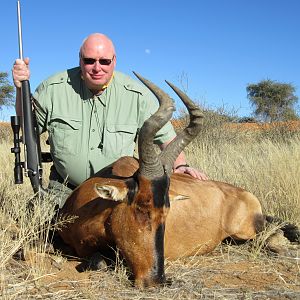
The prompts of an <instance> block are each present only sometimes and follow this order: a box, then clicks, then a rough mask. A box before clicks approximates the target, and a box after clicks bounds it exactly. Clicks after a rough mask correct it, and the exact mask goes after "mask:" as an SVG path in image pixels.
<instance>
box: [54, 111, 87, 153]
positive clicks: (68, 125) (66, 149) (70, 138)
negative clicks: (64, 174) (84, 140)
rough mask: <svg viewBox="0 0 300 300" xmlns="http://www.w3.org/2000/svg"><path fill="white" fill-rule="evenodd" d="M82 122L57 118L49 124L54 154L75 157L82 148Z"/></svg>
mask: <svg viewBox="0 0 300 300" xmlns="http://www.w3.org/2000/svg"><path fill="white" fill-rule="evenodd" d="M81 127H82V121H81V120H77V119H73V118H66V117H55V118H53V119H51V121H50V124H49V130H48V131H49V142H50V147H51V151H52V152H53V153H54V154H62V153H63V154H64V155H67V154H68V155H70V154H71V155H75V154H78V153H79V152H80V150H81V149H80V148H81Z"/></svg>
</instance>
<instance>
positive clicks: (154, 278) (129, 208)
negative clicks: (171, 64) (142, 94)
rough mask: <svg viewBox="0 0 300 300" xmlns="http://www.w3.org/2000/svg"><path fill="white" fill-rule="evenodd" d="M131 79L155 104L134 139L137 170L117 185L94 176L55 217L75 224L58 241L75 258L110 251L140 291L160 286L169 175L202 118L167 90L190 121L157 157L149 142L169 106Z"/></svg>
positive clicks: (171, 106) (160, 94) (188, 103)
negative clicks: (121, 261) (113, 249)
mask: <svg viewBox="0 0 300 300" xmlns="http://www.w3.org/2000/svg"><path fill="white" fill-rule="evenodd" d="M136 76H137V77H138V78H139V79H140V80H141V81H142V82H143V83H144V84H145V85H146V86H147V87H148V88H149V89H150V90H151V91H152V92H153V94H154V95H155V96H156V97H157V99H158V101H159V103H160V106H159V109H158V110H157V112H156V113H155V114H153V115H152V116H151V117H150V118H149V119H148V120H146V121H145V122H144V124H143V126H142V128H141V130H140V133H139V139H138V145H139V148H138V151H139V167H138V168H137V169H136V172H134V174H131V175H132V176H130V177H124V178H122V179H121V178H120V177H118V178H103V177H98V175H97V174H96V175H95V176H94V177H92V178H90V179H88V180H87V181H85V182H84V183H83V184H82V185H81V186H79V187H78V188H77V189H76V190H74V192H73V193H72V194H71V196H70V197H69V198H68V199H67V201H66V203H65V205H64V207H63V208H62V211H61V215H64V216H65V215H75V216H78V218H77V219H76V220H75V222H74V223H70V224H68V226H67V227H65V228H63V230H62V231H61V232H60V236H61V237H62V239H63V240H64V242H65V243H67V244H68V245H69V246H71V248H73V249H74V250H75V253H76V254H77V255H78V256H81V257H86V256H92V255H93V254H95V253H96V252H101V251H102V250H103V249H104V248H106V247H109V246H116V247H117V248H118V249H120V251H121V253H122V255H123V257H124V258H125V260H126V262H127V264H128V266H129V267H130V269H131V271H132V273H133V277H134V282H135V285H136V286H139V287H145V286H151V285H155V284H158V283H163V282H164V281H165V272H164V240H165V223H166V217H167V214H168V212H169V208H170V202H169V186H170V174H171V172H172V166H173V164H174V161H175V159H176V158H177V156H178V154H179V153H180V152H181V151H182V150H183V149H184V148H185V147H186V145H188V144H189V143H190V142H191V141H192V140H193V138H195V137H196V136H197V134H198V132H199V130H200V119H201V118H202V114H201V112H200V110H199V108H197V107H196V106H195V105H194V103H193V102H192V101H191V100H190V99H189V98H188V97H187V96H186V95H185V94H183V93H182V92H181V91H180V90H179V89H177V88H176V87H174V86H173V85H171V84H169V85H170V86H171V87H172V88H173V89H174V91H175V92H176V93H177V94H178V95H179V97H180V98H181V99H182V101H183V102H184V104H185V105H186V107H187V108H188V110H189V112H190V116H191V118H190V124H189V126H188V127H187V129H186V130H185V131H184V132H183V133H182V134H180V135H179V136H178V137H176V138H175V139H174V141H173V142H172V143H171V144H169V146H168V147H166V148H165V150H164V151H162V153H161V154H160V155H158V154H157V153H156V150H155V147H154V145H153V139H154V137H155V134H156V133H157V131H158V130H160V129H161V128H162V127H163V126H164V125H165V124H166V123H167V122H168V121H169V120H170V118H171V116H172V113H173V111H174V103H173V101H172V99H171V98H170V97H169V96H168V95H167V94H166V93H164V92H163V91H162V90H161V89H159V88H158V87H157V86H155V85H154V84H152V83H151V82H149V81H148V80H146V79H144V78H143V77H141V76H140V75H137V74H136ZM124 101H126V100H124ZM137 166H138V165H137ZM127 167H128V166H127ZM123 171H124V173H125V174H126V170H123ZM124 176H126V175H124Z"/></svg>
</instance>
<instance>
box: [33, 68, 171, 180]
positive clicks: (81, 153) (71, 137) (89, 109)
mask: <svg viewBox="0 0 300 300" xmlns="http://www.w3.org/2000/svg"><path fill="white" fill-rule="evenodd" d="M33 97H34V99H36V101H37V102H36V105H37V107H36V115H37V121H38V124H39V127H40V130H41V132H44V131H48V133H49V142H50V152H51V154H52V157H53V163H54V165H55V167H56V170H57V171H58V173H59V174H60V175H61V176H62V177H63V178H64V179H66V178H67V180H68V181H69V182H70V183H72V184H73V185H78V184H80V183H81V182H83V181H84V180H86V179H87V178H89V177H90V176H91V175H93V174H94V173H96V172H97V171H98V170H100V169H102V168H103V167H105V166H107V165H109V164H110V163H112V162H114V161H115V160H117V159H118V158H120V157H122V156H125V155H129V156H133V152H134V147H135V141H136V136H137V133H138V131H139V129H140V128H141V126H142V125H143V123H144V121H145V120H146V119H148V118H149V116H150V115H152V114H153V113H154V112H155V111H156V110H157V108H158V101H157V99H156V98H155V96H154V95H153V94H152V93H151V92H150V91H149V90H148V89H147V88H146V87H145V86H143V85H142V84H140V83H139V82H137V81H135V80H133V79H132V78H130V77H129V76H126V75H124V74H122V73H119V72H115V73H114V77H113V79H112V81H111V83H110V84H109V86H108V87H107V88H106V89H105V90H104V92H103V93H102V94H101V95H100V96H94V95H93V94H92V93H91V91H90V90H89V89H88V88H87V87H86V85H85V82H84V81H83V80H82V79H81V70H80V68H79V67H77V68H73V69H69V70H66V71H64V72H62V73H59V74H56V75H54V76H52V77H50V78H49V79H47V80H45V81H44V82H42V83H41V84H40V85H39V86H38V88H37V89H36V91H35V93H34V95H33ZM174 137H175V132H174V129H173V127H172V125H171V124H170V122H168V123H167V124H166V125H165V126H164V127H163V128H162V129H161V130H160V131H159V132H158V133H157V135H156V137H155V140H154V142H155V143H157V144H162V143H164V142H166V141H169V140H171V139H173V138H174Z"/></svg>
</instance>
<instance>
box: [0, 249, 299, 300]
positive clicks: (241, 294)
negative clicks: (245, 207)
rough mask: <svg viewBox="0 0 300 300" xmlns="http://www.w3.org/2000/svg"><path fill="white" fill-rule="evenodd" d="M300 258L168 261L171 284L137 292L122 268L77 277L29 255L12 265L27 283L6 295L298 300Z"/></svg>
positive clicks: (68, 268) (239, 253) (64, 263)
mask: <svg viewBox="0 0 300 300" xmlns="http://www.w3.org/2000/svg"><path fill="white" fill-rule="evenodd" d="M299 253H300V248H299V247H298V248H297V249H296V250H294V255H293V256H294V257H284V256H273V257H270V256H267V255H265V254H259V256H258V257H254V256H253V254H249V253H248V254H247V252H245V251H244V250H240V248H239V247H238V246H230V247H229V246H220V247H218V248H217V249H216V250H215V251H213V252H212V253H210V254H208V255H205V256H195V257H192V258H185V259H181V260H177V261H167V262H166V275H167V278H168V279H169V280H170V283H169V284H167V285H165V286H161V287H155V288H148V289H146V290H138V289H136V288H135V287H132V285H131V283H130V281H129V280H128V279H127V275H126V269H125V267H122V264H120V265H119V266H117V267H114V268H113V269H107V268H105V269H103V270H99V271H85V272H82V273H79V272H78V271H77V270H76V266H77V265H78V264H80V262H79V261H77V260H74V259H73V260H67V259H65V258H62V257H61V256H57V255H49V254H41V253H35V252H31V253H28V254H27V255H26V256H27V257H26V261H22V262H16V261H14V262H12V263H11V267H12V268H16V269H17V268H19V269H20V268H22V269H23V270H24V275H23V276H24V278H26V281H24V282H23V285H22V284H21V283H18V282H16V283H15V285H14V284H12V282H11V283H10V288H8V287H5V288H4V289H3V290H2V291H3V295H5V296H6V298H5V299H11V298H10V297H9V295H13V293H17V294H21V295H22V299H54V298H55V299H278V300H279V299H280V300H285V299H300V263H299V259H300V258H299ZM25 270H26V271H25ZM34 270H43V274H38V272H37V273H36V274H35V271H34ZM2 287H4V286H3V284H2Z"/></svg>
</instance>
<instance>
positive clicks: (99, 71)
mask: <svg viewBox="0 0 300 300" xmlns="http://www.w3.org/2000/svg"><path fill="white" fill-rule="evenodd" d="M115 65H116V57H115V54H114V50H113V49H112V47H110V45H109V44H106V43H105V42H104V43H103V42H102V43H99V42H96V41H91V42H87V43H86V44H85V45H84V47H82V49H81V55H80V67H81V71H82V77H83V79H84V80H85V83H86V85H87V87H88V88H89V89H90V90H92V91H95V92H98V91H100V90H101V89H102V87H103V86H104V85H106V84H107V83H108V82H109V81H110V79H111V77H112V75H113V72H114V68H115Z"/></svg>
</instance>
